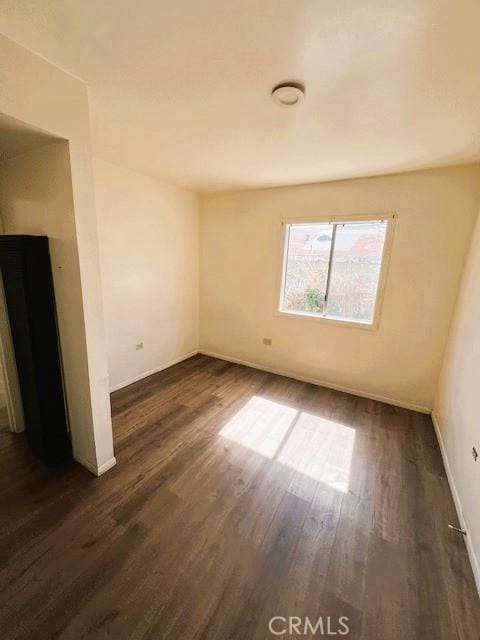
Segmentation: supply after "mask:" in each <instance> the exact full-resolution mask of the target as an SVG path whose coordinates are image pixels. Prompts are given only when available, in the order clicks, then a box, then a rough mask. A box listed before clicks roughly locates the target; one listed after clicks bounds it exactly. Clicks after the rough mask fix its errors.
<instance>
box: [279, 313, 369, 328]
mask: <svg viewBox="0 0 480 640" xmlns="http://www.w3.org/2000/svg"><path fill="white" fill-rule="evenodd" d="M275 315H276V316H278V317H280V318H286V319H290V320H307V321H313V322H323V323H326V324H330V325H334V326H335V325H337V326H340V327H350V328H353V329H363V330H364V331H365V330H366V331H376V330H377V329H378V322H377V321H376V320H374V321H373V322H370V323H369V322H362V321H361V320H342V319H340V318H334V317H331V316H319V315H317V314H315V313H304V312H296V311H280V310H277V311H276V313H275Z"/></svg>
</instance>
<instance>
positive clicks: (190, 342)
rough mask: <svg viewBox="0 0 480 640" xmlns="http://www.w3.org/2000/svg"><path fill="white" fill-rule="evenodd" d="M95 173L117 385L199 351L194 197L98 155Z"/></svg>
mask: <svg viewBox="0 0 480 640" xmlns="http://www.w3.org/2000/svg"><path fill="white" fill-rule="evenodd" d="M94 177H95V191H96V201H97V215H98V230H99V240H100V244H99V247H100V263H101V271H102V282H103V299H104V309H105V323H106V330H107V343H108V360H109V377H110V387H111V388H113V389H115V388H119V387H121V386H124V385H125V384H126V383H128V382H131V381H133V380H135V379H138V378H140V377H142V376H144V375H146V374H148V373H153V372H154V371H157V370H159V369H161V368H164V367H165V366H168V365H169V364H173V363H174V362H175V361H178V360H179V359H181V358H182V357H185V356H188V355H191V354H192V353H196V351H197V349H198V286H199V281H198V279H199V273H198V267H199V264H198V263H199V203H198V197H197V196H195V195H194V194H192V193H190V192H188V191H185V190H183V189H179V188H177V187H174V186H171V185H168V184H166V183H164V182H160V181H159V180H156V179H154V178H149V177H147V176H144V175H141V174H139V173H135V172H133V171H130V170H127V169H124V168H122V167H118V166H116V165H113V164H110V163H108V162H103V161H101V160H95V161H94ZM141 342H143V349H140V350H136V348H135V345H136V344H138V343H141Z"/></svg>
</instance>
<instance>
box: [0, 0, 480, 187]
mask: <svg viewBox="0 0 480 640" xmlns="http://www.w3.org/2000/svg"><path fill="white" fill-rule="evenodd" d="M479 25H480V2H478V0H456V1H452V0H443V1H440V0H421V1H420V0H362V1H360V0H344V1H341V2H339V1H338V0H321V1H320V0H261V1H259V0H255V1H253V0H235V1H234V0H202V1H199V0H190V1H187V0H166V1H162V0H160V1H159V0H138V1H137V2H131V1H128V2H127V1H126V0H117V1H116V2H111V1H108V2H107V1H106V0H96V1H95V2H86V1H85V0H37V1H36V2H33V1H28V0H2V2H1V3H0V32H3V33H4V34H5V35H7V36H8V37H10V38H12V39H13V40H15V41H16V42H18V43H20V44H23V45H24V46H26V47H28V48H29V49H31V50H32V51H34V52H36V53H38V54H40V55H42V56H44V57H45V58H47V59H48V60H50V61H51V62H53V63H55V64H57V65H58V66H60V67H62V68H63V69H66V70H68V71H70V72H71V73H73V74H74V75H76V76H78V77H80V78H81V79H83V80H84V81H85V82H87V83H88V85H89V91H90V104H91V113H92V132H93V143H94V150H95V153H96V155H98V156H99V157H101V158H104V159H106V160H110V161H112V162H116V163H119V164H122V165H125V166H127V167H130V168H132V169H136V170H140V171H142V172H145V173H147V174H150V175H154V176H157V177H160V178H162V179H166V180H169V181H171V182H175V183H178V184H182V185H184V186H187V187H190V188H193V189H196V190H201V191H206V190H209V191H211V190H223V189H232V188H247V187H260V186H261V187H264V186H273V185H280V184H296V183H304V182H313V181H323V180H331V179H338V178H347V177H352V176H364V175H374V174H381V173H389V172H394V171H402V170H409V169H417V168H422V167H429V166H437V165H446V164H455V163H462V162H469V161H473V160H478V159H480V35H479V34H480V28H479ZM288 79H296V80H301V81H303V82H304V83H305V85H306V99H305V102H304V103H303V104H302V105H301V106H300V107H299V108H296V109H293V110H288V109H282V108H279V107H277V106H275V105H274V103H273V102H272V101H271V100H270V98H269V93H270V90H271V88H272V87H273V86H274V85H275V84H277V83H278V82H281V81H283V80H288Z"/></svg>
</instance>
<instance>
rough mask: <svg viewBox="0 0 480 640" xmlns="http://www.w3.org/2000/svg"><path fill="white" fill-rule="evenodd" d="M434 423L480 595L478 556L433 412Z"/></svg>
mask: <svg viewBox="0 0 480 640" xmlns="http://www.w3.org/2000/svg"><path fill="white" fill-rule="evenodd" d="M432 422H433V426H434V427H435V433H436V435H437V440H438V444H439V447H440V451H441V454H442V458H443V465H444V467H445V472H446V474H447V480H448V484H449V486H450V491H451V492H452V496H453V502H454V503H455V509H456V510H457V516H458V521H459V523H460V527H461V528H462V529H464V530H465V531H466V532H467V535H466V536H465V544H466V546H467V552H468V557H469V559H470V564H471V565H472V571H473V576H474V578H475V584H476V585H477V590H478V594H479V595H480V564H479V561H478V558H477V556H476V555H475V550H474V548H473V546H472V539H471V537H470V536H469V534H468V526H467V523H466V521H465V517H464V515H463V508H462V503H461V501H460V495H459V493H458V491H457V487H456V484H455V479H454V477H453V474H452V469H451V467H450V463H449V461H448V456H447V450H446V449H445V443H444V442H443V437H442V432H441V430H440V425H439V423H438V419H437V417H436V415H435V413H434V412H433V411H432Z"/></svg>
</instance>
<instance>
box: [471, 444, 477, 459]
mask: <svg viewBox="0 0 480 640" xmlns="http://www.w3.org/2000/svg"><path fill="white" fill-rule="evenodd" d="M472 456H473V459H474V460H475V462H476V461H477V458H478V453H477V450H476V449H475V447H472Z"/></svg>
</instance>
